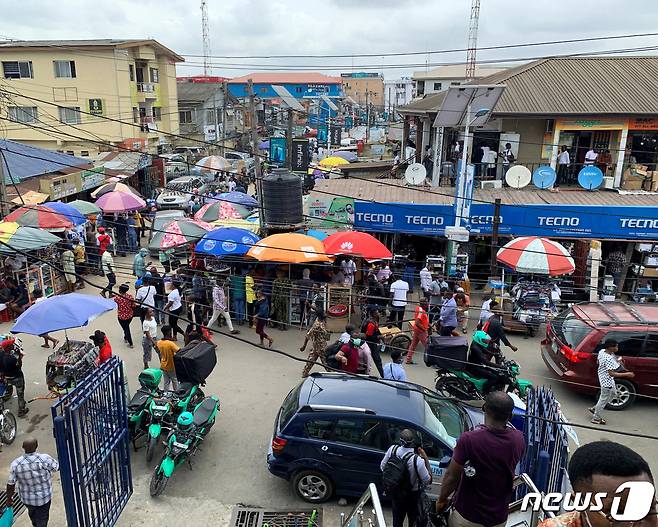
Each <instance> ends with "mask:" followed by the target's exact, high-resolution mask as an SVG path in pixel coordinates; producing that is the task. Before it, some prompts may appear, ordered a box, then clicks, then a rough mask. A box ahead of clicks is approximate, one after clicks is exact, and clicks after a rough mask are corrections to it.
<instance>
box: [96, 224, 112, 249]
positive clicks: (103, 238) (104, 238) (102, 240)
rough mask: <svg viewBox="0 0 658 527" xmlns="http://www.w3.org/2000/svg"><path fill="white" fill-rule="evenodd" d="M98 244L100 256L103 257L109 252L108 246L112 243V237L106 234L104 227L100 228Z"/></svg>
mask: <svg viewBox="0 0 658 527" xmlns="http://www.w3.org/2000/svg"><path fill="white" fill-rule="evenodd" d="M96 243H97V244H98V254H100V255H101V256H102V255H103V253H104V252H105V251H106V250H107V246H108V245H110V244H111V243H112V238H111V236H110V235H109V234H105V229H104V228H103V227H98V235H97V236H96Z"/></svg>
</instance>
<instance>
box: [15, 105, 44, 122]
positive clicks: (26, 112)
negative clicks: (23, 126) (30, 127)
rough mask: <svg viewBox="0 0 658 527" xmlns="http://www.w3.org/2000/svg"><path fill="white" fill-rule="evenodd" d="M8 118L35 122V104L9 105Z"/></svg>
mask: <svg viewBox="0 0 658 527" xmlns="http://www.w3.org/2000/svg"><path fill="white" fill-rule="evenodd" d="M9 120H10V121H15V122H17V123H36V122H37V120H38V117H37V107H36V106H10V107H9Z"/></svg>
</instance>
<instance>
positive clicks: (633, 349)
mask: <svg viewBox="0 0 658 527" xmlns="http://www.w3.org/2000/svg"><path fill="white" fill-rule="evenodd" d="M646 336H647V333H646V331H644V332H639V331H638V332H637V333H631V332H626V331H624V332H621V331H618V332H615V331H611V332H610V333H606V334H605V336H604V337H603V339H602V340H601V344H600V345H599V346H597V347H596V348H595V349H594V352H595V353H598V352H599V351H600V350H601V349H602V348H603V343H604V342H605V341H606V340H608V339H614V340H616V341H617V343H618V344H619V350H618V351H617V355H620V356H621V357H637V356H638V355H640V351H641V350H642V347H643V344H644V339H645V338H646Z"/></svg>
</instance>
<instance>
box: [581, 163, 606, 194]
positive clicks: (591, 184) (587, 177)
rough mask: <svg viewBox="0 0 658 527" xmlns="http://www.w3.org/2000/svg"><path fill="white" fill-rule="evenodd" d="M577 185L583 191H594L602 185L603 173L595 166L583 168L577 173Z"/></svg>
mask: <svg viewBox="0 0 658 527" xmlns="http://www.w3.org/2000/svg"><path fill="white" fill-rule="evenodd" d="M578 184H579V185H580V186H581V187H583V188H584V189H585V190H596V189H597V188H599V187H600V186H601V185H602V184H603V172H601V169H600V168H598V167H595V166H587V167H583V168H582V169H581V170H580V172H578Z"/></svg>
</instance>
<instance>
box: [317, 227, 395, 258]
mask: <svg viewBox="0 0 658 527" xmlns="http://www.w3.org/2000/svg"><path fill="white" fill-rule="evenodd" d="M322 243H323V244H324V249H325V251H326V252H327V253H328V254H351V255H354V256H361V257H363V258H365V259H366V260H382V259H384V258H392V257H393V254H392V253H391V251H390V250H389V249H388V247H386V245H384V244H383V243H382V242H380V241H379V240H378V239H377V238H375V237H374V236H372V235H371V234H368V233H366V232H359V231H345V232H336V233H334V234H332V235H331V236H329V237H327V238H326V239H325V240H324V241H323V242H322Z"/></svg>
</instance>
